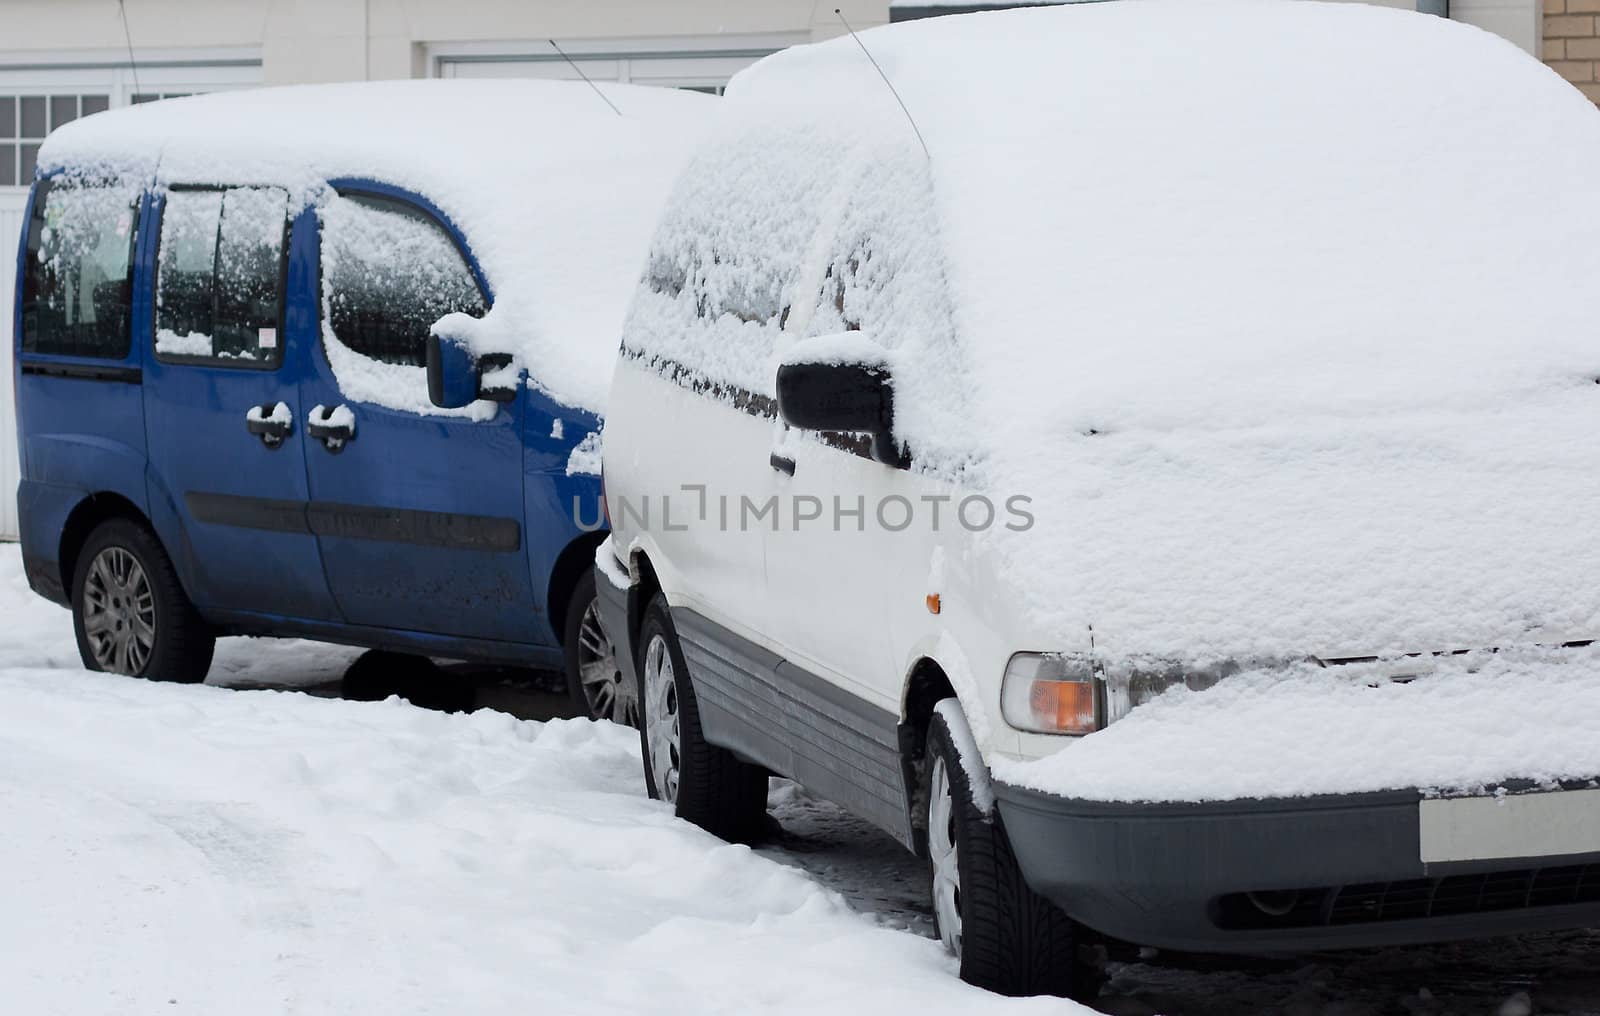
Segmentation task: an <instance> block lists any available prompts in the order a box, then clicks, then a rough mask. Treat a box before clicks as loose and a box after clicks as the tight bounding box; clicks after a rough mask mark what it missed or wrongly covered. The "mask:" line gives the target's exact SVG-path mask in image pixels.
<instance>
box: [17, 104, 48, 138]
mask: <svg viewBox="0 0 1600 1016" xmlns="http://www.w3.org/2000/svg"><path fill="white" fill-rule="evenodd" d="M17 105H18V108H19V109H20V110H21V111H22V133H21V135H19V136H20V137H24V138H42V137H44V136H45V135H46V134H47V133H49V132H48V131H47V130H46V129H45V115H44V113H45V109H44V96H42V95H24V96H23V97H22V98H20V99H18V100H17Z"/></svg>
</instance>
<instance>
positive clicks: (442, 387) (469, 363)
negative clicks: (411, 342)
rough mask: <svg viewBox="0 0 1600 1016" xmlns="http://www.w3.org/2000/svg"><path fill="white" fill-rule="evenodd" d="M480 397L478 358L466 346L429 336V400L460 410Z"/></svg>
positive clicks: (440, 405) (437, 404)
mask: <svg viewBox="0 0 1600 1016" xmlns="http://www.w3.org/2000/svg"><path fill="white" fill-rule="evenodd" d="M477 398H478V361H477V359H476V358H475V357H474V356H473V355H472V353H471V352H470V351H469V350H468V349H467V347H466V346H464V345H462V344H461V343H459V342H455V341H452V340H450V339H441V338H440V337H439V336H437V335H429V336H428V400H429V401H430V402H432V403H433V404H434V405H436V406H438V407H439V408H440V409H460V408H461V407H462V406H469V405H471V404H472V403H473V402H475V401H477Z"/></svg>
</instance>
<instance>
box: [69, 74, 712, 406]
mask: <svg viewBox="0 0 1600 1016" xmlns="http://www.w3.org/2000/svg"><path fill="white" fill-rule="evenodd" d="M600 87H601V88H602V89H603V90H604V91H605V94H606V97H607V98H609V99H610V100H611V101H612V102H613V103H615V104H616V106H617V107H618V108H619V109H620V110H621V114H622V115H620V116H619V115H618V114H617V113H614V112H612V110H611V109H610V108H609V107H608V106H607V105H606V103H605V101H604V100H602V99H601V97H600V96H598V95H596V94H595V93H594V91H593V90H592V89H591V88H590V87H589V86H587V85H585V84H583V83H582V82H566V81H438V80H430V81H392V82H369V83H356V84H337V85H308V86H297V87H288V88H267V89H259V90H252V91H239V92H220V93H213V94H209V95H201V96H195V97H192V98H185V99H176V100H169V101H166V102H160V103H151V104H148V105H140V106H133V107H129V108H126V109H120V110H114V111H112V112H109V113H102V114H99V115H96V116H93V117H88V118H85V119H83V120H80V121H76V122H74V123H72V124H69V125H67V126H65V127H63V128H62V129H60V130H59V131H57V132H56V133H55V134H53V135H51V137H50V139H49V140H48V141H46V142H45V144H44V147H43V149H42V150H41V151H40V154H39V166H40V169H41V171H44V172H49V171H52V170H56V169H66V170H69V171H72V172H84V173H89V174H93V175H98V176H118V177H125V178H134V179H140V180H155V181H156V182H157V184H158V185H159V184H166V183H213V184H275V185H280V186H283V187H286V188H287V189H288V190H289V191H290V194H291V199H292V200H293V201H295V202H297V203H299V204H302V205H303V204H305V203H311V202H315V201H316V200H317V198H318V196H319V195H320V194H322V193H325V188H326V186H327V181H329V180H335V179H341V178H359V179H362V180H374V181H378V182H381V183H386V184H390V185H393V186H396V187H400V188H404V189H406V190H410V191H413V192H416V193H418V194H420V195H422V196H423V197H425V198H426V199H428V200H429V201H431V202H432V203H433V204H434V205H436V206H437V207H438V208H439V209H440V210H441V211H442V212H443V213H444V214H445V215H446V216H448V217H449V218H450V219H451V220H452V222H454V224H455V225H456V226H457V227H458V228H459V229H461V231H462V232H463V234H464V235H465V237H466V238H467V241H468V243H469V245H470V246H471V249H472V253H473V255H474V256H475V257H476V258H477V260H478V262H479V264H480V265H481V266H482V268H483V271H484V275H485V278H486V280H487V282H488V284H489V286H490V288H491V289H492V290H493V293H494V297H495V306H494V309H493V310H492V311H491V314H490V318H489V321H490V326H489V327H488V328H487V329H486V330H485V331H484V332H481V333H480V334H481V335H483V336H484V338H485V341H493V342H495V343H497V344H498V345H499V346H500V348H502V349H509V350H514V351H516V352H517V353H518V354H519V355H520V358H521V362H522V363H523V364H525V365H527V366H529V367H530V368H531V371H532V376H533V378H534V380H535V382H536V383H538V384H539V385H541V386H542V387H544V388H545V389H546V390H547V391H548V393H549V394H550V395H552V396H553V397H554V398H556V399H557V400H558V401H560V402H563V403H566V404H568V405H572V406H575V407H577V408H581V409H587V410H591V411H600V410H601V409H602V408H603V406H604V398H605V393H606V389H607V386H608V382H609V380H610V372H611V366H612V363H613V361H614V358H615V355H616V346H617V337H618V335H619V334H620V331H621V323H622V316H623V312H624V310H625V308H626V306H627V300H628V296H629V294H630V293H631V291H632V288H633V285H634V283H635V282H636V281H637V279H638V275H639V266H640V264H641V263H642V261H643V256H644V251H645V248H646V246H647V244H648V241H649V236H650V231H651V229H652V227H653V226H654V223H655V218H656V214H657V212H658V210H659V205H660V202H661V201H662V199H663V198H664V196H665V195H666V193H667V191H668V189H669V188H670V186H671V183H672V180H673V178H674V177H675V175H676V174H677V172H678V170H679V169H680V167H681V162H682V159H683V158H684V156H685V155H686V153H687V152H688V151H689V149H690V148H691V147H692V145H693V144H694V142H695V141H696V140H697V139H698V137H699V135H700V132H701V129H702V127H703V125H704V124H705V123H706V122H707V121H708V118H709V115H710V114H711V113H712V112H713V111H714V108H715V106H716V104H717V101H716V100H715V99H712V98H710V97H708V96H704V95H697V94H694V93H689V92H681V91H674V90H668V89H653V88H643V87H634V86H628V85H602V86H600Z"/></svg>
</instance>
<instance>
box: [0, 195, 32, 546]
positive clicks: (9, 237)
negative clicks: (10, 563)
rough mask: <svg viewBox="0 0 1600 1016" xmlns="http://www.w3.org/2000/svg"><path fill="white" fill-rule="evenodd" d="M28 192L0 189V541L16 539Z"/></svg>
mask: <svg viewBox="0 0 1600 1016" xmlns="http://www.w3.org/2000/svg"><path fill="white" fill-rule="evenodd" d="M27 198H28V192H27V191H26V190H24V189H22V188H20V187H3V188H0V313H3V315H4V317H3V319H0V368H3V369H0V540H14V539H16V538H17V476H18V471H17V428H16V420H15V419H14V418H13V407H14V406H15V405H16V400H15V399H14V398H13V397H12V392H11V386H12V385H13V384H14V383H15V380H16V379H15V378H14V377H13V371H12V364H11V355H12V354H11V321H12V312H11V308H12V303H11V299H12V292H11V290H12V287H13V286H14V285H15V284H16V281H17V273H16V261H15V260H14V259H15V257H16V252H17V241H18V240H19V239H20V237H21V235H22V206H23V204H24V202H26V201H27Z"/></svg>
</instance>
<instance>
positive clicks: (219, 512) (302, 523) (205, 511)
mask: <svg viewBox="0 0 1600 1016" xmlns="http://www.w3.org/2000/svg"><path fill="white" fill-rule="evenodd" d="M183 503H184V504H186V505H188V506H189V514H190V515H191V516H192V517H193V518H194V520H195V521H196V522H210V523H212V524H214V525H219V526H239V527H240V528H242V529H266V530H270V531H272V532H274V533H308V534H309V533H310V532H311V526H310V525H309V524H308V523H307V522H306V503H305V502H304V501H276V500H273V499H272V498H268V497H240V496H238V495H236V494H197V493H195V492H194V491H190V492H189V493H187V494H185V495H183Z"/></svg>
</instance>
